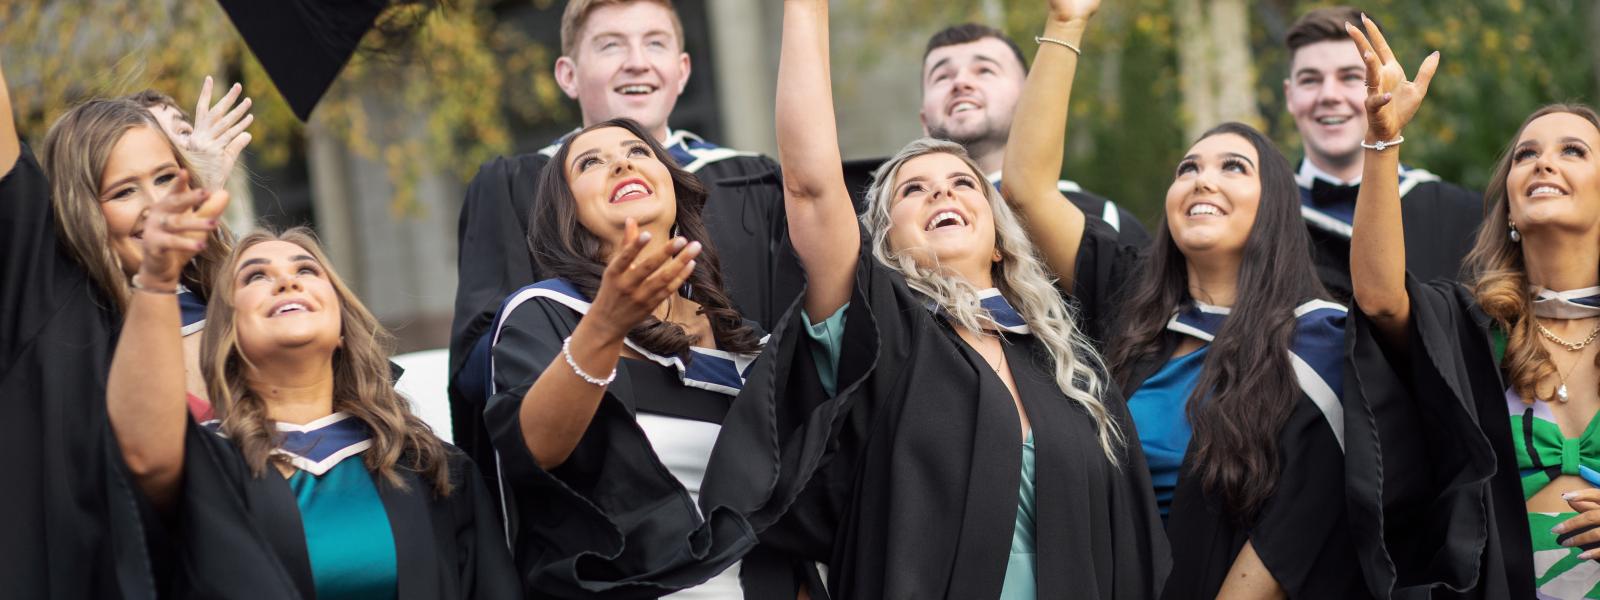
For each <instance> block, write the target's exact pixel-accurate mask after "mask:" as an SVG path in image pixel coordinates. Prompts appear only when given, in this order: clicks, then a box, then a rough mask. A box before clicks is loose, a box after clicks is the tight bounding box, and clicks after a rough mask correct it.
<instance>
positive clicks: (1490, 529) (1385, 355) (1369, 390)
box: [1345, 197, 1534, 598]
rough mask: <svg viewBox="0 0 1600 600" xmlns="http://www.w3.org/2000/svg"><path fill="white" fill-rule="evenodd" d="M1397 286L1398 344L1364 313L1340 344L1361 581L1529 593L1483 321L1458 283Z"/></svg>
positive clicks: (1467, 593) (1438, 594)
mask: <svg viewBox="0 0 1600 600" xmlns="http://www.w3.org/2000/svg"><path fill="white" fill-rule="evenodd" d="M1408 198H1409V197H1408ZM1408 201H1409V200H1408ZM1406 291H1407V293H1408V294H1409V295H1410V298H1411V331H1410V332H1409V334H1408V335H1409V340H1408V341H1407V343H1408V347H1407V348H1406V349H1404V350H1401V351H1396V350H1395V349H1392V348H1388V347H1386V346H1385V344H1383V343H1382V342H1381V341H1380V339H1379V338H1378V336H1377V332H1376V331H1374V330H1373V326H1372V323H1371V322H1370V321H1369V320H1368V319H1367V318H1366V317H1365V316H1358V317H1357V318H1355V319H1353V323H1352V324H1353V330H1352V332H1351V337H1350V340H1349V346H1350V353H1349V357H1348V360H1349V363H1348V364H1347V368H1346V381H1347V382H1348V383H1347V384H1346V388H1345V389H1346V390H1347V391H1346V399H1345V405H1346V412H1345V415H1346V430H1345V431H1346V439H1347V440H1348V441H1349V453H1348V454H1347V455H1346V460H1347V468H1346V474H1347V478H1348V480H1349V484H1348V489H1349V502H1350V507H1351V511H1352V514H1353V515H1355V516H1356V517H1358V518H1356V519H1353V520H1352V525H1353V526H1354V527H1355V530H1354V532H1353V534H1354V536H1355V537H1356V539H1357V541H1358V543H1359V548H1360V555H1361V563H1362V569H1363V572H1364V575H1365V578H1366V581H1367V584H1368V586H1369V587H1370V588H1371V589H1372V590H1373V592H1374V593H1375V594H1376V595H1378V596H1379V597H1391V594H1392V597H1396V598H1426V597H1431V598H1532V597H1533V596H1534V592H1533V590H1534V585H1533V582H1534V578H1533V563H1532V560H1533V545H1532V541H1531V540H1530V539H1529V533H1528V516H1527V509H1526V505H1525V504H1524V502H1523V498H1522V487H1521V481H1520V480H1519V472H1518V470H1517V464H1516V454H1515V452H1514V449H1513V448H1512V445H1511V444H1512V442H1511V439H1512V437H1511V426H1510V422H1511V420H1510V418H1509V417H1508V416H1507V413H1506V408H1505V406H1506V405H1505V384H1504V382H1503V381H1502V379H1501V371H1500V368H1499V365H1498V364H1497V363H1496V361H1495V359H1494V354H1493V351H1492V349H1491V346H1490V342H1489V332H1488V329H1489V326H1490V322H1489V319H1488V317H1487V316H1486V315H1484V314H1483V312H1482V311H1481V310H1479V309H1478V308H1477V306H1476V303H1475V301H1474V300H1473V298H1472V296H1471V293H1470V292H1469V291H1468V290H1467V289H1466V288H1464V287H1462V286H1461V285H1460V284H1457V283H1453V282H1450V281H1446V280H1436V281H1434V282H1431V283H1428V284H1426V285H1424V284H1422V283H1420V282H1418V280H1417V279H1416V278H1414V277H1412V276H1410V275H1408V276H1407V278H1406Z"/></svg>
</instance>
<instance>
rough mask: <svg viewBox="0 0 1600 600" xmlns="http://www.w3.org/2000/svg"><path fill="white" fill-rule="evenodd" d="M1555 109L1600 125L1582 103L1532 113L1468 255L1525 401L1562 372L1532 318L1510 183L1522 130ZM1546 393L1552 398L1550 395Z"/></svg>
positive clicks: (1511, 147) (1488, 199)
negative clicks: (1514, 238) (1512, 233)
mask: <svg viewBox="0 0 1600 600" xmlns="http://www.w3.org/2000/svg"><path fill="white" fill-rule="evenodd" d="M1556 113H1567V114H1573V115H1577V116H1579V117H1582V118H1583V119H1584V120H1586V121H1588V122H1589V124H1591V125H1594V127H1595V129H1596V130H1600V115H1596V114H1595V111H1594V109H1592V108H1589V107H1587V106H1584V105H1581V104H1551V105H1548V106H1545V107H1543V108H1540V109H1539V110H1536V111H1534V112H1533V114H1531V115H1528V118H1527V119H1526V120H1524V121H1523V122H1522V125H1521V126H1519V127H1517V133H1516V135H1513V136H1511V141H1510V142H1509V143H1507V144H1506V149H1505V151H1504V152H1503V153H1501V155H1500V160H1499V161H1497V162H1496V163H1495V167H1494V175H1493V176H1492V177H1490V179H1489V187H1488V189H1486V190H1484V193H1483V196H1484V198H1483V206H1484V209H1483V210H1484V212H1483V225H1482V226H1480V227H1479V228H1478V240H1477V242H1475V243H1474V244H1473V245H1472V251H1471V252H1469V253H1468V254H1467V259H1466V264H1467V273H1468V274H1469V276H1470V277H1471V279H1472V281H1473V284H1472V294H1473V297H1475V298H1476V299H1477V301H1478V306H1479V307H1481V308H1483V312H1484V313H1485V314H1487V315H1489V317H1490V318H1493V319H1494V320H1495V323H1496V324H1497V325H1499V327H1500V329H1501V330H1502V331H1504V332H1505V334H1506V350H1505V357H1504V358H1503V359H1501V365H1502V366H1503V367H1504V368H1505V370H1506V372H1507V373H1508V374H1509V375H1510V379H1511V381H1510V383H1511V387H1512V388H1513V389H1515V390H1516V391H1517V395H1519V396H1522V401H1523V402H1527V403H1530V404H1531V403H1533V402H1534V400H1536V399H1538V398H1540V397H1541V396H1540V395H1539V389H1538V388H1539V382H1540V381H1544V380H1546V379H1548V378H1551V377H1555V376H1557V373H1556V367H1555V364H1554V363H1552V362H1550V353H1549V352H1548V351H1546V350H1545V349H1544V345H1543V344H1540V343H1539V332H1538V327H1537V326H1536V325H1537V321H1536V320H1535V319H1533V318H1532V317H1533V294H1532V292H1531V291H1530V290H1529V282H1528V271H1527V268H1526V266H1525V265H1524V264H1523V260H1522V246H1521V245H1520V244H1515V243H1512V242H1511V238H1510V237H1509V236H1508V235H1507V233H1508V232H1509V230H1510V228H1511V199H1510V195H1509V190H1508V189H1507V187H1506V186H1507V185H1508V180H1509V179H1510V177H1511V163H1512V159H1513V158H1514V154H1515V151H1516V146H1517V140H1518V139H1521V138H1522V131H1523V130H1524V129H1527V128H1528V124H1529V123H1532V122H1533V121H1534V120H1535V119H1538V118H1539V117H1543V116H1545V115H1549V114H1556ZM1595 365H1596V366H1600V356H1596V357H1595ZM1553 393H1554V390H1553V389H1552V390H1551V394H1553ZM1543 397H1544V398H1547V399H1548V398H1549V395H1545V396H1543Z"/></svg>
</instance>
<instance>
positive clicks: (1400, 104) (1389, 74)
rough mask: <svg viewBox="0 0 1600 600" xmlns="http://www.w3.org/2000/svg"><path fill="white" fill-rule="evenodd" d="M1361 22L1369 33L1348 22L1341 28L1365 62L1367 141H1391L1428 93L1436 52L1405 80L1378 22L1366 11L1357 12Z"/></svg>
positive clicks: (1403, 69) (1404, 72)
mask: <svg viewBox="0 0 1600 600" xmlns="http://www.w3.org/2000/svg"><path fill="white" fill-rule="evenodd" d="M1361 22H1362V25H1363V26H1365V27H1366V30H1367V31H1368V32H1370V33H1371V34H1372V35H1371V38H1368V36H1367V35H1366V34H1364V33H1362V32H1361V29H1360V28H1357V27H1356V26H1355V25H1352V24H1350V23H1345V24H1344V28H1345V31H1347V32H1349V33H1350V38H1351V39H1353V40H1355V42H1356V47H1357V48H1359V49H1360V50H1361V59H1362V60H1363V61H1365V62H1366V64H1367V141H1368V142H1369V143H1377V142H1386V141H1391V140H1394V139H1395V138H1397V137H1399V136H1400V132H1401V130H1403V129H1404V128H1405V126H1406V124H1408V123H1410V122H1411V117H1413V116H1415V115H1416V114H1417V108H1418V107H1420V106H1422V99H1423V97H1425V96H1427V95H1428V84H1429V83H1432V82H1433V74H1434V72H1435V71H1436V70H1438V68H1439V53H1438V52H1437V51H1435V52H1434V53H1433V54H1429V55H1428V58H1426V59H1423V61H1422V66H1420V67H1418V68H1417V78H1416V79H1415V80H1411V81H1408V80H1407V79H1406V70H1405V68H1404V67H1401V66H1400V61H1398V60H1396V59H1395V57H1394V51H1393V50H1390V49H1389V42H1388V40H1386V39H1384V37H1383V32H1381V31H1378V26H1377V25H1376V24H1374V23H1373V22H1372V19H1369V18H1367V16H1366V15H1361Z"/></svg>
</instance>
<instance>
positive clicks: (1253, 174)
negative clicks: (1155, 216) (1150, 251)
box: [1166, 133, 1261, 257]
mask: <svg viewBox="0 0 1600 600" xmlns="http://www.w3.org/2000/svg"><path fill="white" fill-rule="evenodd" d="M1258 164H1260V157H1259V156H1258V155H1257V152H1256V148H1255V146H1253V145H1251V144H1250V141H1249V140H1247V139H1245V138H1243V137H1241V136H1239V135H1235V134H1232V133H1222V134H1217V135H1212V136H1210V137H1207V138H1205V139H1202V140H1200V141H1199V142H1196V143H1195V145H1194V147H1193V148H1190V149H1189V153H1188V155H1187V156H1185V157H1184V158H1183V160H1181V161H1179V162H1178V169H1177V173H1176V175H1175V177H1174V179H1173V181H1172V186H1171V187H1169V188H1167V202H1166V216H1167V228H1168V230H1169V231H1170V232H1171V234H1172V241H1173V242H1174V243H1176V244H1177V245H1178V249H1179V250H1181V251H1183V253H1184V255H1185V256H1190V257H1193V256H1195V255H1196V254H1198V253H1210V252H1227V253H1232V254H1235V255H1242V254H1243V252H1244V244H1245V241H1246V240H1248V239H1249V238H1250V230H1251V228H1252V227H1253V226H1254V224H1255V220H1256V211H1257V209H1259V208H1260V206H1261V177H1260V175H1259V171H1258V170H1257V165H1258Z"/></svg>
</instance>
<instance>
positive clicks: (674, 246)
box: [672, 237, 689, 250]
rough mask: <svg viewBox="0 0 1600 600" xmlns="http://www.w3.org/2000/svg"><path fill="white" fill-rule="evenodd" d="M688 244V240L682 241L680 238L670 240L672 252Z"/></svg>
mask: <svg viewBox="0 0 1600 600" xmlns="http://www.w3.org/2000/svg"><path fill="white" fill-rule="evenodd" d="M688 243H689V240H686V239H683V238H681V237H675V238H672V249H673V250H682V249H683V247H684V246H685V245H687V244H688Z"/></svg>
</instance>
